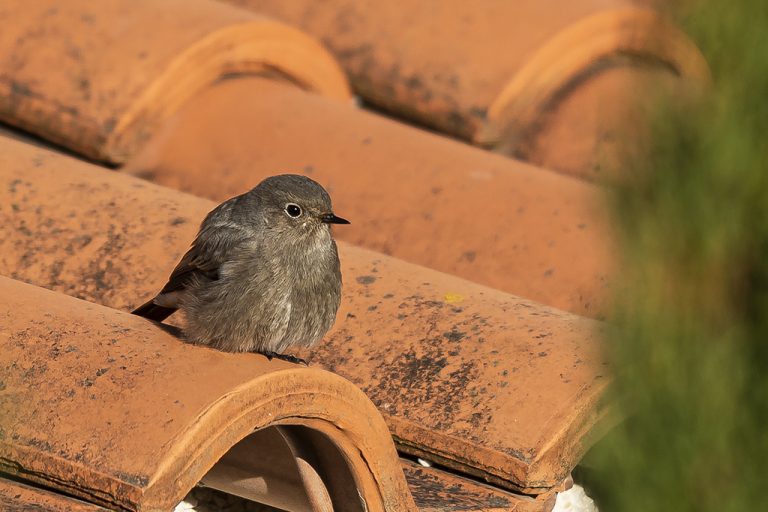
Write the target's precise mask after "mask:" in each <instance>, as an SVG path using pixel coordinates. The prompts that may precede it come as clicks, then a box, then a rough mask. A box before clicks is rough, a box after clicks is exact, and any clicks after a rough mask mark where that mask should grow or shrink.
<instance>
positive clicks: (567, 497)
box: [552, 484, 598, 512]
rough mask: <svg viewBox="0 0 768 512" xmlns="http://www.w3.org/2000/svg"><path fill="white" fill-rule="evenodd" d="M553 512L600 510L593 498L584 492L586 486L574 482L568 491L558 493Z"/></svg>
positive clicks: (590, 511)
mask: <svg viewBox="0 0 768 512" xmlns="http://www.w3.org/2000/svg"><path fill="white" fill-rule="evenodd" d="M552 512H598V510H597V507H596V506H595V502H594V501H592V498H590V497H589V496H587V494H586V493H585V492H584V488H583V487H582V486H580V485H576V484H574V485H573V487H571V488H570V489H568V490H567V491H565V492H561V493H559V494H558V495H557V502H556V503H555V508H553V509H552Z"/></svg>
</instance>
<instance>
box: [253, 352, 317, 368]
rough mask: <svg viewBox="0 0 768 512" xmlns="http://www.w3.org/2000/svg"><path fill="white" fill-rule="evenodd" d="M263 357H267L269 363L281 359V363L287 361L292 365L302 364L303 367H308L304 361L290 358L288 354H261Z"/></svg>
mask: <svg viewBox="0 0 768 512" xmlns="http://www.w3.org/2000/svg"><path fill="white" fill-rule="evenodd" d="M262 354H264V355H265V356H267V359H269V360H270V361H271V360H272V359H273V358H274V359H282V360H283V361H288V362H289V363H294V364H303V365H304V366H309V363H307V362H306V361H305V360H303V359H302V358H300V357H296V356H292V355H290V354H278V353H277V352H262Z"/></svg>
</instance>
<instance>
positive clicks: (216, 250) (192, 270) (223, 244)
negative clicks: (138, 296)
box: [158, 224, 248, 295]
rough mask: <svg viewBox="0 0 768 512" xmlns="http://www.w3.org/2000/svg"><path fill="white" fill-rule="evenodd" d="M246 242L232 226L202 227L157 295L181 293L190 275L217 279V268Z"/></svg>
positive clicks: (241, 231) (237, 228) (244, 232)
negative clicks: (179, 291)
mask: <svg viewBox="0 0 768 512" xmlns="http://www.w3.org/2000/svg"><path fill="white" fill-rule="evenodd" d="M247 240H248V233H247V232H246V231H245V230H243V229H242V228H239V227H237V226H235V225H232V224H221V225H216V224H213V225H207V226H205V227H203V228H202V229H201V230H200V233H199V234H198V235H197V238H196V239H195V241H194V242H193V243H192V247H191V248H190V249H189V251H187V253H186V254H185V255H184V257H182V258H181V261H179V264H178V265H176V268H175V269H173V272H171V276H170V277H169V278H168V283H166V285H165V286H164V287H163V289H162V290H160V293H159V294H158V295H163V294H166V293H171V292H174V291H178V290H183V289H184V288H185V287H186V285H187V283H188V282H189V280H190V279H192V278H193V277H194V276H204V277H206V278H208V279H210V280H212V281H215V280H217V279H218V278H219V269H220V268H221V265H222V264H224V263H225V262H227V261H228V259H229V258H230V255H231V253H232V251H233V250H234V249H235V248H236V247H238V246H240V245H242V244H243V243H244V242H246V241H247Z"/></svg>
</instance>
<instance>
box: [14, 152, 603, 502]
mask: <svg viewBox="0 0 768 512" xmlns="http://www.w3.org/2000/svg"><path fill="white" fill-rule="evenodd" d="M32 170H34V172H32ZM0 180H2V182H3V185H2V187H0V204H1V205H2V213H3V216H4V217H5V218H6V219H7V220H6V221H4V222H3V223H2V224H0V253H2V254H3V258H2V260H0V265H1V266H0V273H3V274H6V275H11V276H13V277H15V278H17V279H22V280H25V281H29V282H33V283H35V284H38V285H42V286H46V287H49V288H52V289H54V290H58V291H62V292H65V293H68V294H71V295H75V296H78V297H82V298H86V299H88V300H92V301H94V302H100V303H103V304H106V305H108V306H111V307H116V308H120V309H127V308H129V307H131V306H134V305H136V304H138V303H140V302H142V301H143V300H145V299H146V297H147V296H149V295H150V293H152V292H153V291H155V290H156V288H157V286H158V284H159V283H161V282H162V281H164V279H165V278H166V277H167V274H168V272H169V271H170V269H171V268H172V267H173V265H174V264H175V263H176V261H177V260H178V258H179V256H180V255H181V254H182V253H183V252H184V251H185V250H186V249H187V247H188V244H189V242H190V241H191V240H192V238H193V236H194V233H195V232H196V229H197V223H198V222H199V220H200V219H202V218H203V216H204V215H205V213H206V212H207V211H208V210H210V209H211V208H212V207H213V203H211V202H209V201H206V200H202V199H197V198H194V197H192V196H187V195H184V194H181V193H178V192H174V191H171V190H167V189H163V188H161V187H157V186H155V185H151V184H149V183H146V182H142V181H140V180H137V179H135V178H132V177H129V176H126V175H121V174H117V173H111V172H106V171H105V170H103V169H99V168H97V167H94V166H90V165H87V164H84V163H82V162H79V161H77V160H74V159H72V158H69V157H65V156H62V155H59V154H56V153H52V152H50V151H45V150H42V149H38V148H34V147H32V146H29V145H26V144H23V143H20V142H18V141H13V140H10V139H0ZM29 233H36V234H37V236H29ZM339 250H340V254H341V259H342V268H343V273H344V276H345V291H344V300H343V302H342V309H341V311H340V314H339V318H338V321H337V323H336V326H335V328H334V329H333V331H332V332H331V333H330V334H329V336H328V338H327V340H326V341H325V342H324V343H322V344H321V345H320V347H319V348H318V349H317V350H316V351H314V352H313V354H312V356H311V357H312V359H313V360H314V361H315V362H316V363H319V364H320V365H321V366H323V367H326V368H329V369H332V370H334V371H335V372H337V373H339V374H340V375H342V376H345V377H347V378H349V379H350V380H352V382H354V383H355V384H356V385H358V386H360V387H361V388H362V389H363V390H364V391H365V392H366V393H367V394H368V396H369V397H370V398H371V399H372V400H373V401H374V403H375V404H377V405H378V407H379V409H380V410H381V411H382V413H383V414H384V416H385V419H386V420H387V422H388V425H389V427H390V429H391V430H392V433H393V435H394V436H395V439H396V440H397V442H398V444H399V446H400V447H401V449H402V450H404V451H406V452H409V453H413V454H415V455H419V456H424V457H426V458H429V459H431V460H435V461H437V462H440V463H441V464H444V465H446V466H450V467H454V468H457V469H459V470H460V471H462V472H465V473H468V474H473V475H477V476H479V477H481V478H485V479H488V480H489V481H491V482H494V483H496V484H497V485H501V486H505V487H508V488H512V489H520V490H522V491H523V492H529V493H534V494H535V493H542V492H544V493H546V492H548V491H549V490H551V489H552V488H553V487H556V486H557V485H559V484H560V482H561V481H562V480H563V479H565V478H566V477H567V476H568V473H569V471H570V470H571V469H572V468H573V466H574V465H575V464H576V463H577V462H578V460H579V457H580V456H581V454H582V453H583V451H584V450H585V449H586V448H587V446H588V444H587V443H588V441H587V438H586V437H585V436H586V434H587V433H588V432H589V431H590V430H591V429H592V427H593V426H594V424H595V422H596V421H598V420H599V419H600V418H601V416H602V414H603V410H602V408H600V407H598V405H597V400H598V399H599V397H600V396H601V394H602V391H603V389H604V388H605V386H606V384H607V379H606V378H605V377H604V376H603V369H602V363H601V359H600V356H599V353H598V346H597V337H598V334H599V332H600V330H601V328H602V327H601V325H600V324H599V323H598V322H594V321H591V320H587V319H584V318H581V317H577V316H575V315H572V314H568V313H564V312H561V311H558V310H554V309H550V308H547V307H545V306H542V305H539V304H536V303H533V302H530V301H527V300H523V299H519V298H517V297H514V296H511V295H507V294H505V293H502V292H499V291H497V290H493V289H490V288H486V287H483V286H480V285H477V284H475V283H471V282H469V281H464V280H462V279H458V278H455V277H452V276H449V275H446V274H441V273H439V272H436V271H433V270H430V269H426V268H423V267H419V266H416V265H411V264H408V263H405V262H402V261H399V260H396V259H394V258H390V257H387V256H384V255H381V254H378V253H374V252H371V251H367V250H364V249H359V248H356V247H354V246H350V245H348V244H345V243H340V244H339ZM146 328H147V329H152V327H151V325H150V324H147V326H146Z"/></svg>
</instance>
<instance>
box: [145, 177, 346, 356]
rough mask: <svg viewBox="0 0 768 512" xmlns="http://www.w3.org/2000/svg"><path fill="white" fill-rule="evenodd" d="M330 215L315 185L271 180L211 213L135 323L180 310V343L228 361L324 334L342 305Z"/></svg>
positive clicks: (276, 351)
mask: <svg viewBox="0 0 768 512" xmlns="http://www.w3.org/2000/svg"><path fill="white" fill-rule="evenodd" d="M330 224H349V221H347V220H345V219H342V218H341V217H337V216H336V215H334V214H333V211H332V210H331V198H330V197H329V196H328V193H327V192H326V191H325V189H323V187H322V186H320V185H319V184H318V183H316V182H315V181H313V180H311V179H309V178H307V177H305V176H299V175H295V174H283V175H280V176H272V177H271V178H267V179H265V180H264V181H262V182H261V183H259V184H258V185H257V186H256V187H255V188H253V189H252V190H250V191H249V192H246V193H245V194H242V195H239V196H237V197H233V198H232V199H229V200H228V201H225V202H223V203H222V204H220V205H219V206H217V207H216V208H215V209H214V210H213V211H212V212H211V213H209V214H208V216H207V217H206V218H205V220H203V222H202V224H201V225H200V231H199V232H198V234H197V238H195V241H194V242H193V243H192V247H191V248H190V249H189V251H187V253H186V254H185V255H184V257H183V258H182V259H181V261H180V262H179V264H178V265H177V266H176V268H175V269H174V270H173V272H172V273H171V276H170V278H169V279H168V283H167V284H166V285H165V286H164V287H163V289H162V290H160V293H158V294H157V296H155V297H154V298H153V299H152V300H150V301H149V302H147V303H146V304H144V305H142V306H140V307H139V308H137V309H136V310H135V311H133V313H134V314H136V315H139V316H143V317H145V318H149V319H151V320H155V321H158V322H161V321H163V320H164V319H165V318H167V317H168V316H169V315H171V314H172V313H174V312H175V311H176V310H177V309H180V310H181V311H182V312H183V313H184V314H185V318H186V323H185V328H184V332H185V336H186V338H187V339H188V340H189V341H191V342H193V343H199V344H203V345H209V346H211V347H214V348H217V349H220V350H225V351H230V352H260V353H263V354H266V355H267V356H269V357H270V358H271V357H282V358H283V359H288V360H295V358H293V357H291V356H283V352H284V351H285V350H286V349H287V348H289V347H309V346H311V345H313V344H314V343H315V342H317V341H318V340H319V339H320V338H322V337H323V335H324V334H325V333H326V332H327V331H328V329H330V327H331V325H332V324H333V321H334V319H335V318H336V311H337V310H338V308H339V302H340V300H341V270H340V268H339V256H338V252H337V250H336V242H334V240H333V237H332V236H331V230H330V226H329V225H330Z"/></svg>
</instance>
